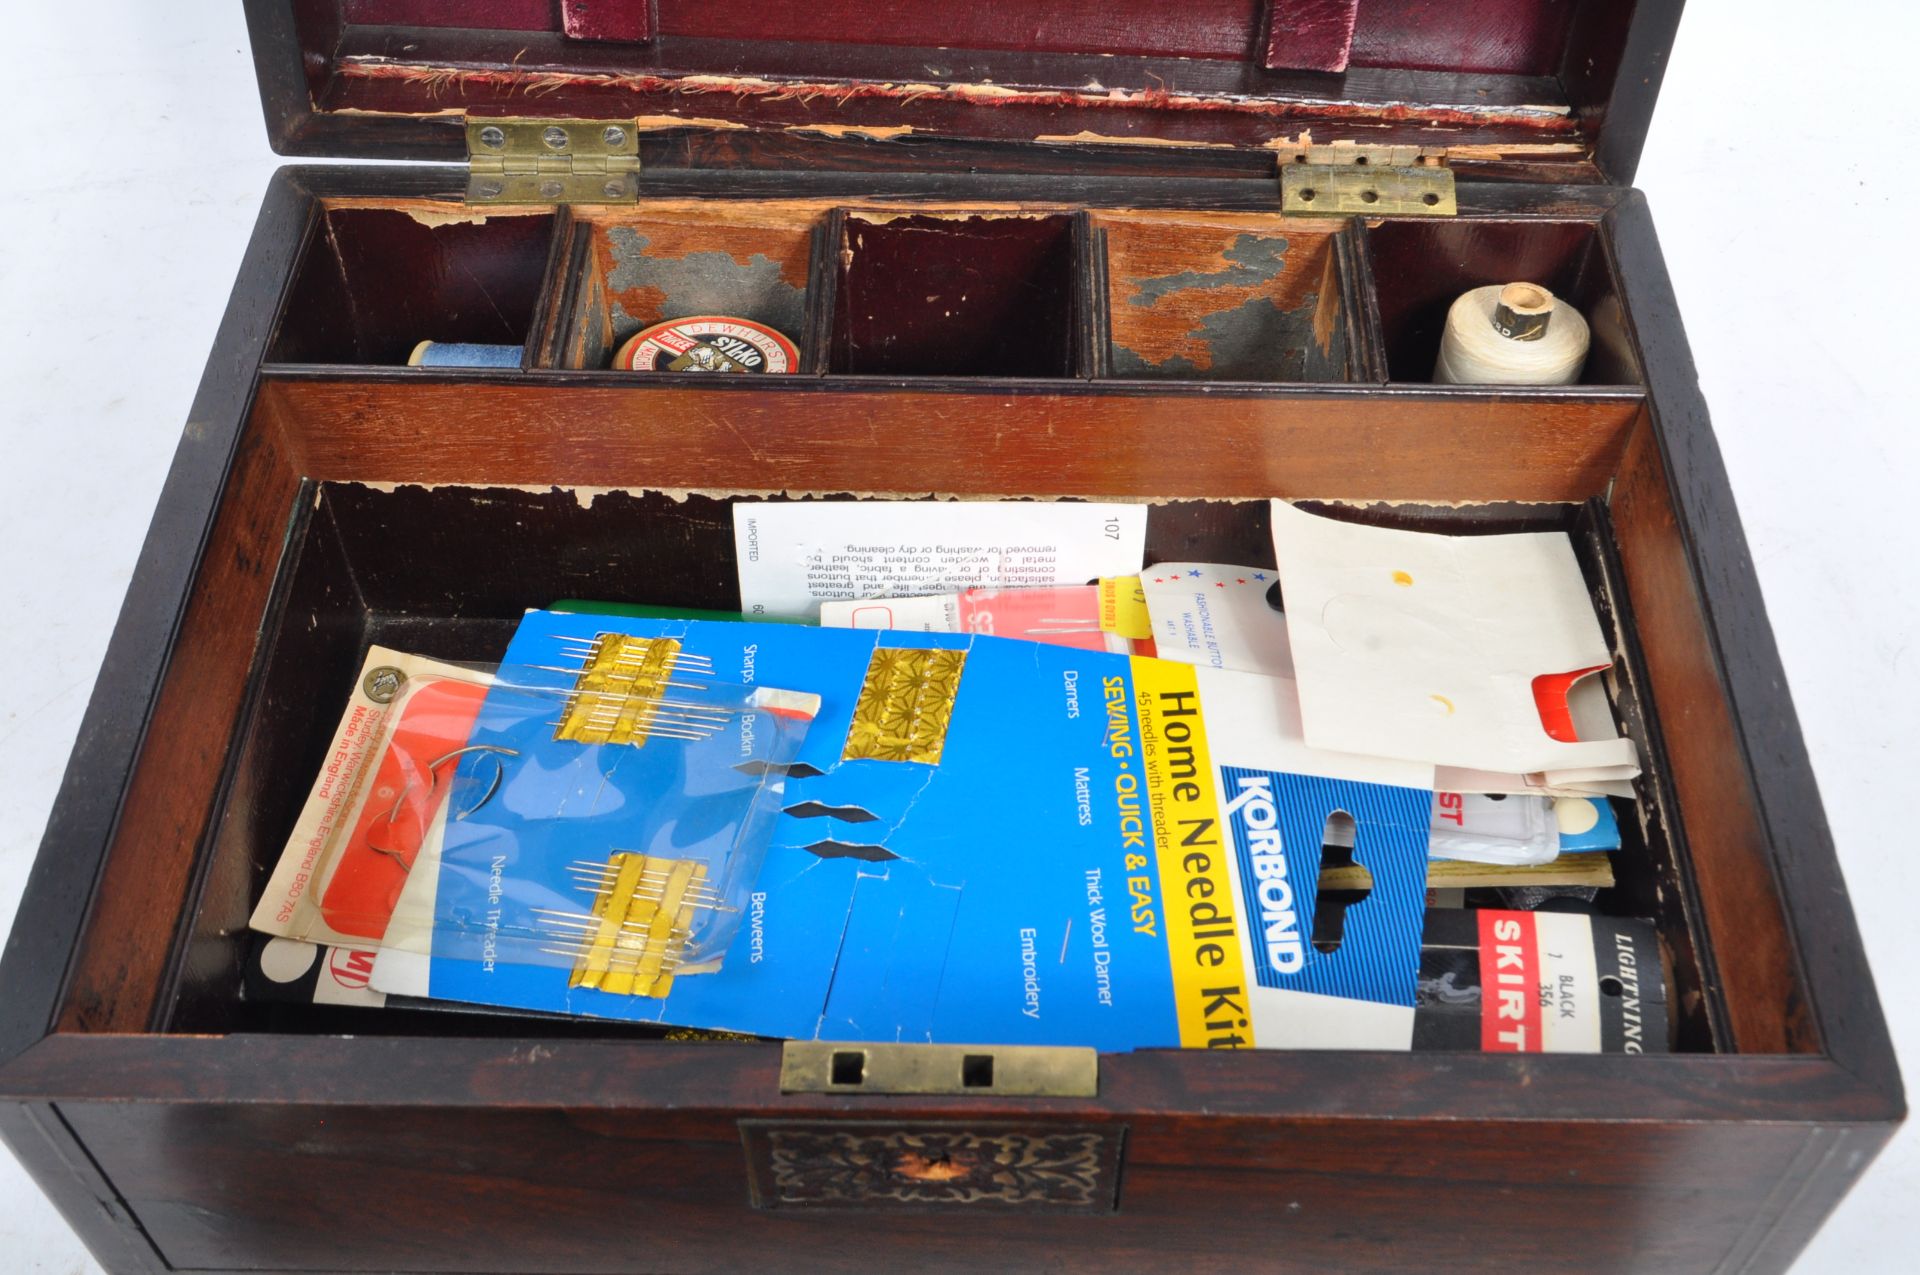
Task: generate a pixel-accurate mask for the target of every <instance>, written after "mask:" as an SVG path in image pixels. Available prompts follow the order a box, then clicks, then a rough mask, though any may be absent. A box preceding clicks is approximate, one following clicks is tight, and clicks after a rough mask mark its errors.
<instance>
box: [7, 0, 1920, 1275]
mask: <svg viewBox="0 0 1920 1275" xmlns="http://www.w3.org/2000/svg"><path fill="white" fill-rule="evenodd" d="M11 8H12V9H13V12H11V13H10V14H9V18H8V28H9V36H10V40H9V44H10V48H9V57H8V63H9V67H8V72H9V74H10V75H12V76H13V77H14V81H15V86H16V87H15V91H14V93H13V94H12V95H11V98H12V101H13V102H14V108H13V109H14V110H15V111H16V113H17V114H16V127H17V128H21V129H24V130H26V131H27V132H28V133H29V134H32V133H36V132H37V131H38V129H37V126H36V125H35V122H34V121H35V119H36V117H37V115H38V114H39V113H40V112H43V111H44V112H45V114H46V117H47V119H48V120H49V121H50V123H49V125H48V134H49V136H50V137H51V138H52V139H53V140H54V142H55V144H56V145H59V144H65V143H67V142H68V141H69V140H70V139H71V140H77V141H79V142H80V143H82V147H81V150H80V152H79V154H78V155H77V156H76V161H75V163H76V166H68V165H66V164H63V163H56V162H55V161H54V160H53V157H52V154H51V148H49V150H47V151H41V150H39V149H38V148H37V147H28V148H26V149H24V150H18V149H17V150H16V152H15V153H16V155H17V156H18V157H20V158H22V159H24V160H25V162H21V163H14V164H9V165H8V173H7V178H6V184H7V187H8V189H7V190H6V191H5V192H4V194H0V583H3V584H4V586H5V593H6V596H8V597H11V598H13V599H14V600H15V609H14V612H13V615H12V618H11V619H9V620H6V621H4V622H0V670H5V673H6V678H5V681H4V682H0V926H3V925H10V924H11V919H12V916H13V912H14V909H15V908H16V907H17V906H18V903H19V898H20V890H21V886H22V883H23V882H24V880H25V877H26V872H27V868H28V865H29V863H30V862H31V861H32V858H33V854H34V850H35V847H36V846H37V845H38V843H39V839H40V833H41V829H42V828H43V826H44V825H45V822H46V817H47V811H48V809H49V807H50V806H51V805H52V802H53V796H54V791H55V789H56V787H57V785H58V783H59V780H60V775H61V772H62V770H63V769H64V767H65V765H66V758H67V753H68V751H69V749H70V748H71V747H72V745H73V737H74V731H75V727H76V724H77V722H78V721H79V717H80V713H81V710H82V709H83V707H84V706H85V704H86V700H87V696H88V694H89V692H90V690H91V687H92V684H93V679H94V675H95V673H96V671H97V670H98V668H99V665H100V659H101V656H102V654H103V653H104V651H105V649H106V642H107V636H108V633H109V632H110V630H111V628H112V626H113V622H114V618H115V616H116V614H117V612H118V610H119V606H120V600H121V596H122V594H123V593H124V592H125V590H126V587H127V581H128V577H129V575H130V573H131V570H132V567H133V562H134V558H135V555H136V553H137V551H138V549H139V546H140V543H141V541H142V539H143V538H144V536H145V535H146V529H147V522H148V519H149V518H150V516H151V514H152V511H153V505H154V501H155V499H156V498H157V497H158V495H159V491H160V485H161V481H162V479H163V478H164V476H165V474H166V470H167V465H168V462H169V460H170V459H171V457H172V455H173V449H174V443H175V440H176V438H177V437H178V434H179V431H180V428H181V426H182V424H183V422H184V421H185V419H186V413H187V407H188V404H189V402H190V401H191V399H192V396H193V391H194V387H195V385H196V384H197V382H198V380H199V377H200V371H201V366H202V364H203V363H204V361H205V359H206V356H207V351H208V349H209V347H210V346H211V344H212V341H213V335H214V329H215V327H216V326H217V325H218V322H219V319H220V314H221V311H222V309H223V307H224V306H225V304H226V299H227V293H228V290H229V289H230V288H231V286H232V284H233V278H234V273H235V271H236V269H237V268H238V266H239V262H240V254H241V250H242V248H243V247H244V245H245V244H246V241H247V235H248V233H249V231H250V230H251V229H252V226H253V219H254V215H255V213H256V212H257V211H258V208H259V204H260V198H261V194H262V192H263V190H264V189H265V186H266V182H267V177H268V174H269V173H271V172H272V170H273V169H274V167H275V166H276V164H277V162H278V160H277V158H276V157H275V156H274V155H273V154H272V153H271V152H270V151H269V150H268V149H267V145H266V141H265V137H264V134H263V130H262V126H261V122H260V107H259V99H258V97H257V95H256V90H255V85H254V80H253V71H252V64H251V61H250V59H249V55H248V52H247V46H246V32H245V29H244V26H243V23H242V21H241V16H240V8H239V5H238V4H236V3H231V2H230V0H174V2H173V3H168V4H154V3H151V0H106V2H103V3H95V4H90V5H87V6H85V14H84V18H83V17H81V16H80V15H79V13H78V12H77V11H76V10H68V9H64V8H63V7H62V6H59V5H43V4H36V5H18V6H12V7H11ZM23 11H24V12H23ZM1916 40H1920V11H1916V9H1915V7H1914V6H1913V5H1912V4H1911V3H1908V2H1907V0H1855V3H1852V4H1848V5H1832V6H1824V7H1819V8H1816V7H1813V6H1809V5H1807V4H1806V3H1805V0H1792V2H1789V0H1693V3H1692V4H1691V5H1690V6H1689V11H1688V15H1687V18H1686V21H1685V23H1684V25H1683V27H1682V29H1681V32H1680V40H1679V43H1678V46H1677V47H1676V49H1675V51H1674V58H1673V65H1672V70H1671V72H1670V74H1669V75H1668V77H1667V81H1666V86H1665V88H1664V90H1663V92H1662V95H1661V105H1660V109H1659V112H1658V113H1657V115H1656V116H1655V118H1654V124H1653V134H1652V139H1651V141H1650V143H1649V145H1648V148H1647V155H1646V160H1645V162H1644V164H1643V165H1642V167H1641V170H1640V174H1639V177H1638V184H1639V185H1640V186H1641V187H1642V188H1643V189H1645V190H1647V191H1648V192H1650V195H1651V198H1652V202H1653V208H1654V214H1655V219H1656V222H1657V224H1658V226H1659V229H1660V234H1661V239H1662V242H1663V244H1664V246H1665V251H1666V257H1667V262H1668V265H1669V267H1670V268H1671V270H1672V272H1673V275H1674V282H1675V284H1676V286H1677V288H1678V290H1679V294H1680V300H1681V304H1682V309H1683V311H1684V313H1685V315H1686V319H1687V330H1688V333H1689V335H1690V336H1691V338H1692V341H1693V350H1694V356H1695V358H1696V360H1697V362H1698V364H1699V368H1700V376H1701V380H1702V381H1703V383H1704V384H1705V387H1706V393H1707V398H1708V400H1709V402H1710V403H1711V405H1712V407H1713V413H1714V421H1715V425H1716V428H1717V430H1718V433H1719V436H1720V442H1721V447H1722V449H1723V450H1724V451H1725V453H1726V460H1727V468H1728V470H1729V472H1730V473H1731V475H1732V479H1733V488H1734V491H1735V493H1736V495H1737V497H1738V500H1739V504H1740V512H1741V516H1742V517H1743V519H1744V520H1745V523H1746V530H1747V536H1748V539H1749V540H1750V541H1751V542H1752V546H1753V551H1754V557H1755V558H1756V560H1757V562H1758V565H1759V572H1760V580H1761V584H1762V586H1763V587H1764V589H1765V593H1766V599H1767V607H1768V610H1769V612H1770V613H1771V615H1772V619H1773V627H1774V632H1775V636H1776V638H1777V639H1778V641H1779V644H1780V651H1781V655H1782V657H1783V659H1784V661H1785V664H1786V668H1787V675H1788V679H1789V681H1790V683H1791V687H1792V691H1793V696H1794V700H1795V702H1796V703H1797V705H1798V707H1799V712H1800V719H1801V723H1802V725H1803V726H1804V728H1805V731H1806V738H1807V744H1808V747H1809V748H1810V750H1811V752H1812V754H1813V762H1814V768H1815V770H1816V771H1817V772H1818V775H1819V779H1820V787H1821V791H1822V792H1823V793H1824V795H1825V799H1826V807H1827V815H1828V817H1829V819H1830V820H1831V822H1832V825H1833V831H1834V836H1835V838H1836V839H1837V840H1838V842H1839V845H1840V855H1841V860H1842V863H1843V864H1844V866H1845V870H1846V874H1847V880H1848V883H1849V887H1850V889H1851V891H1852V894H1853V901H1854V907H1855V909H1856V910H1857V911H1858V913H1859V916H1860V924H1861V927H1862V929H1863V930H1864V931H1865V934H1866V940H1867V947H1868V949H1869V952H1870V953H1871V956H1872V959H1873V964H1874V967H1875V969H1877V970H1878V971H1879V974H1880V988H1881V996H1882V999H1883V1002H1884V1003H1885V1005H1886V1009H1887V1013H1888V1015H1889V1017H1890V1018H1891V1019H1892V1021H1893V1028H1894V1033H1895V1036H1896V1038H1897V1041H1898V1043H1899V1045H1900V1048H1901V1052H1902V1054H1903V1056H1904V1057H1906V1058H1908V1059H1912V1058H1915V1057H1920V1005H1916V1002H1915V998H1914V996H1913V995H1912V993H1911V992H1910V991H1909V990H1908V987H1909V983H1910V980H1911V979H1912V977H1913V970H1914V967H1915V966H1916V965H1920V941H1916V937H1915V936H1916V932H1920V926H1916V925H1915V923H1914V912H1915V909H1916V907H1917V906H1920V868H1916V858H1917V856H1916V852H1915V851H1914V850H1913V848H1912V842H1913V839H1914V833H1913V831H1912V829H1911V828H1910V827H1909V825H1908V822H1907V821H1908V820H1911V819H1913V818H1914V811H1915V803H1914V801H1913V793H1914V792H1915V791H1916V785H1915V777H1916V774H1920V744H1916V732H1917V731H1920V678H1916V676H1915V666H1916V664H1917V663H1920V581H1917V580H1916V574H1915V568H1914V550H1915V548H1916V537H1915V534H1914V531H1913V529H1912V526H1913V525H1912V522H1911V521H1910V520H1911V519H1912V518H1913V516H1914V514H1913V512H1912V510H1913V506H1914V498H1915V494H1916V493H1915V483H1916V482H1917V481H1920V417H1917V415H1916V412H1915V410H1914V408H1913V406H1912V397H1911V396H1912V394H1913V388H1912V382H1911V381H1909V380H1907V379H1906V378H1907V377H1909V376H1911V374H1912V372H1913V369H1914V367H1915V360H1914V358H1913V354H1912V341H1913V338H1912V335H1911V334H1910V333H1909V332H1908V331H1907V330H1906V329H1904V328H1902V327H1901V326H1900V325H1901V323H1902V322H1905V321H1904V320H1901V319H1899V318H1898V315H1900V314H1904V313H1907V312H1908V310H1909V307H1910V306H1911V304H1912V302H1913V299H1914V297H1915V283H1916V277H1915V270H1914V266H1913V260H1914V255H1915V252H1916V248H1917V247H1920V244H1917V242H1916V239H1917V237H1920V231H1916V219H1915V217H1914V215H1913V211H1912V207H1913V202H1914V201H1915V200H1916V199H1920V182H1917V181H1916V172H1917V171H1920V170H1916V168H1915V166H1914V165H1913V164H1912V163H1911V162H1910V161H1909V160H1908V159H1907V158H1906V157H1905V153H1904V152H1905V144H1906V142H1908V141H1909V140H1914V139H1916V138H1917V137H1920V111H1916V108H1915V105H1914V96H1915V95H1914V92H1913V88H1912V83H1911V81H1912V66H1911V64H1910V61H1909V58H1910V54H1911V50H1912V49H1913V47H1914V45H1915V43H1916ZM1903 208H1904V209H1906V211H1904V212H1903V211H1902V209H1903ZM1801 316H1806V317H1805V318H1802V317H1801ZM3 994H4V989H0V995H3ZM1917 1137H1920V1135H1916V1134H1914V1133H1908V1134H1905V1135H1903V1136H1901V1137H1899V1138H1897V1139H1896V1140H1895V1142H1894V1144H1893V1145H1892V1146H1891V1147H1890V1148H1889V1150H1888V1151H1887V1152H1886V1153H1885V1154H1884V1155H1883V1156H1882V1157H1881V1160H1880V1162H1879V1163H1878V1164H1877V1165H1876V1166H1875V1167H1874V1168H1873V1169H1872V1170H1871V1171H1870V1172H1869V1174H1868V1175H1867V1177H1866V1179H1865V1180H1864V1182H1863V1183H1862V1184H1861V1185H1860V1186H1859V1187H1858V1188H1856V1190H1855V1191H1854V1193H1853V1195H1852V1196H1851V1197H1850V1198H1849V1199H1848V1200H1847V1201H1846V1202H1845V1203H1844V1204H1843V1205H1842V1206H1841V1207H1840V1210H1839V1212H1838V1213H1837V1214H1836V1215H1835V1216H1834V1218H1833V1219H1832V1220H1831V1221H1830V1222H1829V1223H1828V1225H1827V1227H1826V1229H1825V1230H1824V1231H1823V1232H1822V1233H1821V1235H1820V1236H1819V1237H1818V1238H1817V1239H1816V1240H1815V1241H1814V1244H1813V1246H1812V1248H1811V1249H1810V1250H1809V1251H1808V1253H1807V1255H1806V1257H1805V1258H1804V1259H1803V1261H1802V1264H1801V1267H1800V1269H1802V1270H1806V1271H1821V1272H1824V1271H1846V1272H1849V1275H1860V1273H1864V1272H1877V1271H1888V1272H1891V1271H1896V1270H1898V1271H1906V1270H1912V1269H1914V1260H1915V1259H1914V1255H1913V1249H1912V1246H1913V1243H1914V1240H1915V1234H1914V1230H1915V1228H1914V1218H1915V1214H1916V1210H1915V1204H1914V1202H1915V1200H1916V1199H1920V1152H1916V1150H1915V1143H1916V1138H1917ZM0 1254H5V1255H6V1256H5V1257H4V1259H0V1264H3V1265H5V1266H6V1267H7V1268H9V1269H12V1270H16V1271H36V1272H38V1271H55V1272H69V1271H87V1270H92V1269H95V1268H94V1267H93V1265H92V1262H91V1260H90V1259H89V1258H88V1257H87V1255H86V1253H85V1251H84V1250H83V1249H82V1248H81V1247H80V1245H79V1243H78V1242H77V1241H76V1240H75V1239H74V1238H73V1236H72V1234H71V1233H70V1232H69V1231H68V1230H67V1228H66V1226H65V1224H64V1223H63V1222H62V1221H61V1220H60V1218H59V1216H58V1215H57V1214H56V1213H55V1212H54V1211H53V1209H52V1208H51V1206H49V1205H48V1204H46V1203H45V1201H44V1200H43V1199H42V1198H41V1196H40V1194H39V1192H38V1191H37V1190H36V1189H35V1188H34V1186H33V1184H32V1183H31V1182H30V1181H29V1180H28V1179H27V1178H26V1176H25V1174H24V1173H22V1172H21V1171H20V1170H19V1169H18V1168H17V1167H16V1166H15V1165H14V1164H13V1162H12V1160H11V1159H10V1157H7V1156H6V1155H4V1153H0Z"/></svg>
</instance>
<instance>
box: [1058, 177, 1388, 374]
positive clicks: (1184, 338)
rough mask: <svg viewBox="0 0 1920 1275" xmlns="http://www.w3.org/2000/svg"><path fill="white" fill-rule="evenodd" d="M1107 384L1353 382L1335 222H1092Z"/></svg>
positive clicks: (1096, 217) (1171, 218)
mask: <svg viewBox="0 0 1920 1275" xmlns="http://www.w3.org/2000/svg"><path fill="white" fill-rule="evenodd" d="M1092 226H1093V234H1094V259H1095V261H1096V262H1098V263H1099V264H1100V265H1101V267H1102V268H1103V271H1104V282H1103V283H1102V284H1101V285H1098V290H1099V291H1100V292H1102V293H1103V294H1104V297H1105V303H1106V304H1105V307H1104V313H1103V317H1104V329H1103V330H1102V331H1100V332H1098V333H1097V335H1096V337H1095V342H1096V346H1097V347H1098V348H1099V351H1100V356H1101V358H1102V359H1103V363H1102V367H1101V370H1102V372H1103V374H1105V375H1111V376H1118V377H1140V378H1145V379H1163V378H1164V379H1172V380H1208V381H1343V380H1348V379H1351V378H1352V365H1353V357H1354V351H1353V347H1354V345H1355V341H1354V339H1353V336H1352V335H1351V333H1350V327H1351V323H1352V313H1351V310H1350V308H1349V307H1348V305H1347V304H1346V300H1345V297H1344V295H1343V285H1344V270H1343V269H1342V260H1343V254H1342V252H1341V251H1340V248H1341V244H1340V223H1338V222H1316V221H1308V220H1304V219H1301V218H1297V217H1280V216H1267V215H1260V214H1230V213H1224V214H1193V213H1159V214H1155V213H1105V212H1096V213H1094V214H1092Z"/></svg>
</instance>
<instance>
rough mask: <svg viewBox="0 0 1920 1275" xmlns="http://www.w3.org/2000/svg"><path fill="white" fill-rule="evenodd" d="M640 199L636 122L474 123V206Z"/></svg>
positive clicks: (470, 191) (470, 140)
mask: <svg viewBox="0 0 1920 1275" xmlns="http://www.w3.org/2000/svg"><path fill="white" fill-rule="evenodd" d="M639 198H640V139H639V135H638V133H637V132H636V131H635V129H634V127H633V121H632V120H552V119H508V118H494V119H488V118H477V119H476V118H469V119H468V120H467V202H468V203H470V204H619V203H632V202H633V201H635V200H637V199H639Z"/></svg>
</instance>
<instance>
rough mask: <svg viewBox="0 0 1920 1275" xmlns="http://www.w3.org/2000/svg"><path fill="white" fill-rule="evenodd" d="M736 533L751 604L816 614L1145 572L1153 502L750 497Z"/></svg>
mask: <svg viewBox="0 0 1920 1275" xmlns="http://www.w3.org/2000/svg"><path fill="white" fill-rule="evenodd" d="M733 537H734V547H735V549H736V551H737V554H738V559H739V563H740V606H741V610H743V611H744V612H746V614H747V615H748V616H756V615H777V616H791V617H796V618H804V619H810V620H811V619H818V618H819V614H820V604H821V603H822V602H824V601H831V600H854V599H859V598H910V597H916V596H925V595H928V594H940V593H957V592H959V591H960V590H962V589H968V588H974V587H977V586H996V587H1001V588H1018V587H1021V586H1029V585H1047V584H1086V583H1087V582H1088V581H1090V580H1092V579H1094V578H1095V577H1098V576H1130V575H1135V574H1137V573H1138V572H1139V570H1140V563H1141V560H1142V559H1143V558H1144V557H1145V555H1146V538H1147V509H1146V506H1145V505H1121V504H1073V503H1068V502H1060V501H1044V502H1043V501H985V500H964V501H944V500H876V501H806V502H793V503H787V502H778V503H774V502H768V503H759V502H750V501H742V502H740V503H737V504H735V505H734V507H733Z"/></svg>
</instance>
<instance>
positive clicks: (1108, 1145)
mask: <svg viewBox="0 0 1920 1275" xmlns="http://www.w3.org/2000/svg"><path fill="white" fill-rule="evenodd" d="M741 1132H742V1136H743V1138H744V1140H745V1142H746V1147H747V1156H748V1167H749V1170H750V1174H751V1178H752V1185H753V1197H754V1199H753V1202H754V1204H755V1206H756V1207H759V1208H805V1207H824V1208H877V1207H893V1206H907V1207H946V1206H958V1207H966V1208H987V1209H1003V1208H1011V1209H1021V1210H1033V1211H1062V1210H1064V1211H1070V1212H1086V1213H1106V1212H1111V1211H1112V1210H1113V1209H1114V1207H1115V1205H1116V1204H1117V1199H1116V1192H1117V1188H1118V1181H1119V1164H1120V1143H1121V1136H1122V1131H1121V1130H1120V1129H1119V1128H1104V1129H1086V1128H1079V1129H1049V1128H1033V1127H1027V1128H1020V1129H1014V1128H1007V1127H1005V1126H992V1125H989V1126H976V1125H962V1124H958V1123H950V1124H949V1123H943V1124H924V1125H915V1126H910V1127H907V1128H901V1127H899V1126H893V1125H863V1124H830V1125H791V1124H779V1123H769V1122H759V1121H743V1122H742V1125H741Z"/></svg>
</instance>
